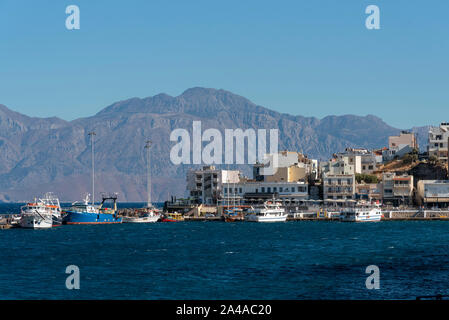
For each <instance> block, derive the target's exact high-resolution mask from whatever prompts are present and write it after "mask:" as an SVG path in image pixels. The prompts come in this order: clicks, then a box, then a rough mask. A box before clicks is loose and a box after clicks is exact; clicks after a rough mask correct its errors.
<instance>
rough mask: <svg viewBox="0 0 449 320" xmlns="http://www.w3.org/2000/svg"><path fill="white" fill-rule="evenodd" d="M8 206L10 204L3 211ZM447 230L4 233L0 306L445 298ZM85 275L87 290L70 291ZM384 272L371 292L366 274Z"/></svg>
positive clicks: (391, 226)
mask: <svg viewBox="0 0 449 320" xmlns="http://www.w3.org/2000/svg"><path fill="white" fill-rule="evenodd" d="M2 206H3V205H2ZM448 228H449V221H384V222H379V223H340V222H325V221H302V222H301V221H294V222H293V221H292V222H285V223H276V224H257V223H256V224H251V223H224V222H179V223H156V224H120V225H81V226H63V227H57V228H52V229H48V230H25V229H10V230H3V231H1V232H0V252H1V260H0V261H1V262H0V264H1V265H0V270H1V271H0V298H2V299H414V298H415V297H416V296H420V295H433V294H437V293H441V294H447V293H449V290H447V289H448V288H447V283H448V280H449V253H448V252H449V241H448V240H449V232H447V231H448ZM71 264H75V265H77V266H78V267H79V268H80V273H81V289H80V290H67V289H66V288H65V279H66V277H67V274H65V268H66V267H67V266H68V265H71ZM372 264H374V265H377V266H379V268H380V289H379V290H367V289H366V287H365V280H366V277H367V276H368V275H367V274H365V268H366V267H367V266H368V265H372Z"/></svg>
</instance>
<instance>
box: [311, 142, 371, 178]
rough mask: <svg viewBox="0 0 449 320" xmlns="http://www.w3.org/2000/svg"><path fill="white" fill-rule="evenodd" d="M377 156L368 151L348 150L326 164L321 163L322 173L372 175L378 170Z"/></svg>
mask: <svg viewBox="0 0 449 320" xmlns="http://www.w3.org/2000/svg"><path fill="white" fill-rule="evenodd" d="M377 163H378V159H377V156H376V155H375V154H374V153H372V152H370V151H368V150H367V149H354V148H346V150H345V152H340V153H337V154H335V155H334V157H333V158H332V159H331V160H329V161H326V162H321V163H320V170H321V172H322V173H329V174H336V175H348V174H360V173H363V174H371V173H373V171H375V170H376V168H377Z"/></svg>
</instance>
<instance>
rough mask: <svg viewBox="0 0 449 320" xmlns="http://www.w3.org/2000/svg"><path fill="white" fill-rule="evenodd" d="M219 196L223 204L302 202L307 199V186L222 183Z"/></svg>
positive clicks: (265, 183)
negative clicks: (267, 200)
mask: <svg viewBox="0 0 449 320" xmlns="http://www.w3.org/2000/svg"><path fill="white" fill-rule="evenodd" d="M222 190H223V192H222V194H221V196H220V198H221V199H223V201H224V202H226V201H227V202H232V201H234V200H235V202H236V203H239V202H240V201H242V200H245V201H247V202H254V201H259V200H266V199H273V198H276V199H280V200H286V199H288V200H289V201H303V200H307V199H308V198H309V194H308V184H307V183H305V182H300V181H294V182H264V181H255V180H248V181H242V182H239V183H224V184H223V189H222Z"/></svg>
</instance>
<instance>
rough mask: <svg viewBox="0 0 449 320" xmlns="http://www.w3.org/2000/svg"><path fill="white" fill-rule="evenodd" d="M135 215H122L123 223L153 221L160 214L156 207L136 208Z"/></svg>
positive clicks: (155, 220)
mask: <svg viewBox="0 0 449 320" xmlns="http://www.w3.org/2000/svg"><path fill="white" fill-rule="evenodd" d="M134 213H135V215H128V216H123V217H122V221H123V223H154V222H157V221H159V219H160V218H161V214H160V212H159V210H157V209H156V208H143V209H136V210H135V211H134Z"/></svg>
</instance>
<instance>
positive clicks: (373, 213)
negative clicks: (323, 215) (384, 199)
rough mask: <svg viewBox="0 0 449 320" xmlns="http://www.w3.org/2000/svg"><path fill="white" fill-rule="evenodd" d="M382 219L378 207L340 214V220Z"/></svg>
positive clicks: (373, 220)
mask: <svg viewBox="0 0 449 320" xmlns="http://www.w3.org/2000/svg"><path fill="white" fill-rule="evenodd" d="M381 219H382V212H381V211H380V210H378V209H372V210H367V211H359V212H357V213H354V212H352V213H351V214H347V213H343V214H342V215H340V220H341V221H342V222H378V221H381Z"/></svg>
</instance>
